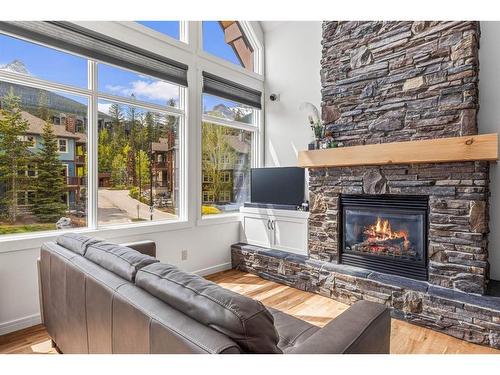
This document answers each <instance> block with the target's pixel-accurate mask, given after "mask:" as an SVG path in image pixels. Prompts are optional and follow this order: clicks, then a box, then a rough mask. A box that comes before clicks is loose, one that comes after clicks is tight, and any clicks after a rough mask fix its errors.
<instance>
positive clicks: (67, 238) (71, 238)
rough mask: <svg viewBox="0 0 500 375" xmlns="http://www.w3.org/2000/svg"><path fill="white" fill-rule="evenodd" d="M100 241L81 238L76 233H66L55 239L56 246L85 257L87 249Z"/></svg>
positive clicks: (81, 236)
mask: <svg viewBox="0 0 500 375" xmlns="http://www.w3.org/2000/svg"><path fill="white" fill-rule="evenodd" d="M99 241H101V240H99V239H97V238H92V237H87V236H83V235H81V234H78V233H66V234H63V235H60V236H58V237H57V239H56V242H57V244H58V245H60V246H62V247H64V248H66V249H68V250H70V251H72V252H74V253H77V254H80V255H82V256H83V255H85V252H86V251H87V247H89V246H90V245H92V244H94V243H97V242H99Z"/></svg>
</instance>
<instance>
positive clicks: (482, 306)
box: [231, 243, 500, 349]
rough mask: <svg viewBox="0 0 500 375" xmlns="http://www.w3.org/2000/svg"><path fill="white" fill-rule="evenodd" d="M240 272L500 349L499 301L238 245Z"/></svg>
mask: <svg viewBox="0 0 500 375" xmlns="http://www.w3.org/2000/svg"><path fill="white" fill-rule="evenodd" d="M231 261H232V266H233V268H235V269H238V270H241V271H245V272H250V273H253V274H256V275H258V276H260V277H262V278H264V279H266V280H271V281H276V282H279V283H282V284H285V285H288V286H291V287H294V288H297V289H300V290H304V291H308V292H313V293H317V294H321V295H323V296H326V297H329V298H333V299H335V300H337V301H339V302H343V303H346V304H352V303H354V302H356V301H358V300H363V299H364V300H369V301H374V302H378V303H382V304H384V305H386V306H388V307H390V308H391V313H392V316H393V317H394V318H397V319H402V320H406V321H409V322H411V323H415V324H418V325H421V326H425V327H427V328H431V329H433V330H436V331H441V332H444V333H446V334H449V335H451V336H454V337H457V338H460V339H463V340H466V341H469V342H473V343H477V344H482V345H487V346H490V347H493V348H497V349H500V298H499V297H494V296H486V295H478V294H472V293H464V292H461V291H457V290H452V289H448V288H443V287H440V286H436V285H432V284H430V283H428V282H425V281H419V280H413V279H408V278H405V277H401V276H395V275H388V274H382V273H379V272H375V271H370V270H365V269H362V268H357V267H353V266H348V265H343V264H337V263H331V262H325V261H321V260H317V259H311V258H309V257H307V256H304V255H296V254H290V253H288V252H285V251H280V250H275V249H269V248H264V247H260V246H254V245H249V244H246V243H237V244H234V245H232V247H231Z"/></svg>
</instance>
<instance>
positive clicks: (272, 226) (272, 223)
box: [271, 220, 275, 230]
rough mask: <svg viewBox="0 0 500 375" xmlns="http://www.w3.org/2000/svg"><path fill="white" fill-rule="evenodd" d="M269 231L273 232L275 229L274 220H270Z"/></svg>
mask: <svg viewBox="0 0 500 375" xmlns="http://www.w3.org/2000/svg"><path fill="white" fill-rule="evenodd" d="M271 229H272V230H274V229H275V226H274V220H271Z"/></svg>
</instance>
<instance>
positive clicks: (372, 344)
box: [288, 301, 391, 354]
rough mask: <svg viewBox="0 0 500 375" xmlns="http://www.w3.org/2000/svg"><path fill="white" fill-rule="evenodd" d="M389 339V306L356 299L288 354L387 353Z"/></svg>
mask: <svg viewBox="0 0 500 375" xmlns="http://www.w3.org/2000/svg"><path fill="white" fill-rule="evenodd" d="M390 339H391V315H390V312H389V309H388V308H387V307H385V306H384V305H381V304H378V303H374V302H368V301H359V302H356V303H355V304H354V305H352V306H351V307H350V308H349V309H348V310H346V311H344V312H343V313H342V314H341V315H339V316H338V317H337V318H335V319H334V320H332V321H331V322H330V323H328V324H327V325H326V326H324V327H323V328H322V329H320V330H318V331H317V332H316V333H314V334H313V335H311V336H310V337H309V338H308V339H307V340H305V341H304V342H303V343H301V344H300V345H298V346H296V347H295V348H293V349H292V350H291V351H289V352H288V353H291V354H301V353H304V354H315V353H319V354H341V353H350V354H389V349H390Z"/></svg>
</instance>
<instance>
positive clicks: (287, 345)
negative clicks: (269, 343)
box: [268, 307, 320, 352]
mask: <svg viewBox="0 0 500 375" xmlns="http://www.w3.org/2000/svg"><path fill="white" fill-rule="evenodd" d="M268 310H269V312H270V313H271V314H272V316H273V318H274V326H275V327H276V330H277V331H278V335H279V338H280V341H279V342H278V347H279V348H280V349H281V350H282V351H283V352H287V351H288V350H290V349H292V348H294V347H296V346H298V345H300V344H301V343H302V342H304V341H305V340H307V339H308V338H309V337H310V336H311V335H312V334H313V333H314V332H316V331H318V330H319V329H320V328H319V327H316V326H314V325H312V324H311V323H308V322H306V321H304V320H301V319H298V318H296V317H294V316H292V315H288V314H287V313H284V312H283V311H279V310H276V309H273V308H271V307H268Z"/></svg>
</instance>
